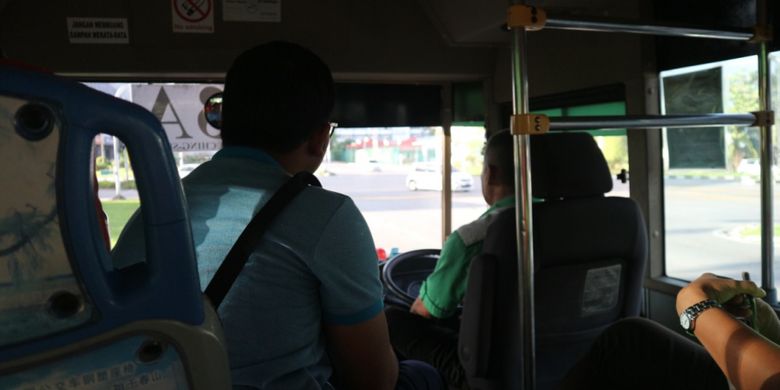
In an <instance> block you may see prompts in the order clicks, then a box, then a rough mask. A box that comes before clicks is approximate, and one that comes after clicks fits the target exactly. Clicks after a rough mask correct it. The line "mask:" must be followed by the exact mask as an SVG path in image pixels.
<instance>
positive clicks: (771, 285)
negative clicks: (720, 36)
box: [756, 0, 777, 303]
mask: <svg viewBox="0 0 780 390" xmlns="http://www.w3.org/2000/svg"><path fill="white" fill-rule="evenodd" d="M756 5H757V7H758V8H757V10H756V15H757V16H758V17H757V22H758V23H757V24H758V26H759V27H761V28H763V27H766V25H767V3H766V0H759V1H757V2H756ZM758 99H759V102H758V105H759V110H760V111H768V110H771V109H772V94H771V90H770V77H769V53H768V51H767V43H766V42H761V43H759V49H758ZM772 145H773V134H772V126H767V125H763V126H761V287H762V288H763V289H764V290H766V292H767V297H766V299H767V301H768V302H770V303H775V302H777V294H776V291H775V275H774V260H775V257H774V221H773V220H772V214H773V212H772V211H773V210H772V208H773V205H772V200H773V199H772V194H773V186H774V181H775V180H774V177H773V175H772V169H773V168H774V152H773V149H774V147H773V146H772Z"/></svg>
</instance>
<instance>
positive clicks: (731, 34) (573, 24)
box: [544, 17, 755, 41]
mask: <svg viewBox="0 0 780 390" xmlns="http://www.w3.org/2000/svg"><path fill="white" fill-rule="evenodd" d="M544 28H549V29H558V30H576V31H596V32H613V33H629V34H646V35H656V36H670V37H687V38H707V39H725V40H734V41H749V40H751V39H753V37H754V35H755V34H754V32H753V31H749V30H744V29H742V30H711V29H704V28H694V27H679V26H660V25H642V24H632V23H627V22H623V23H621V22H603V21H591V20H571V19H556V18H551V17H548V18H547V23H546V24H545V25H544Z"/></svg>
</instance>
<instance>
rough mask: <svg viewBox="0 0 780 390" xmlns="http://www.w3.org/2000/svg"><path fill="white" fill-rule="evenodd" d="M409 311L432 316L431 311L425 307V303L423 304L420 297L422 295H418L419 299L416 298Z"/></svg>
mask: <svg viewBox="0 0 780 390" xmlns="http://www.w3.org/2000/svg"><path fill="white" fill-rule="evenodd" d="M409 311H410V312H412V313H414V314H417V315H419V316H423V317H425V318H431V317H432V315H431V312H429V311H428V309H427V308H426V307H425V304H423V301H422V299H420V297H417V299H415V300H414V302H413V303H412V307H410V308H409Z"/></svg>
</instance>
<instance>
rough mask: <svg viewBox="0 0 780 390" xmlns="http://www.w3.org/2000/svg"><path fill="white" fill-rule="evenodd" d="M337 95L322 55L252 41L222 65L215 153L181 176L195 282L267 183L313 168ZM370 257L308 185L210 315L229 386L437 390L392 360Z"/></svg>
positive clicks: (132, 244)
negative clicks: (223, 350) (219, 331)
mask: <svg viewBox="0 0 780 390" xmlns="http://www.w3.org/2000/svg"><path fill="white" fill-rule="evenodd" d="M334 90H335V89H334V83H333V78H332V76H331V73H330V70H329V69H328V67H327V66H326V65H325V64H324V63H323V62H322V60H320V59H319V58H318V57H317V56H316V55H314V54H313V53H312V52H310V51H309V50H307V49H305V48H303V47H301V46H298V45H295V44H292V43H288V42H270V43H267V44H263V45H259V46H256V47H254V48H252V49H250V50H248V51H246V52H244V53H243V54H241V55H240V56H239V57H238V58H236V60H235V61H234V62H233V65H232V66H231V67H230V70H228V73H227V76H226V80H225V91H224V99H223V102H224V103H223V111H222V123H223V124H222V129H221V137H222V143H223V149H222V150H220V151H219V152H218V153H217V154H216V155H215V156H214V158H213V159H212V160H211V161H209V162H207V163H204V164H202V165H201V166H199V167H198V168H197V169H195V170H194V171H193V172H192V173H190V174H189V175H188V176H187V177H186V178H185V179H184V180H183V181H182V184H183V187H184V191H185V195H186V197H187V206H188V209H189V216H190V224H191V226H192V235H193V241H194V244H195V249H196V252H197V257H198V270H199V272H200V279H201V280H200V281H201V287H203V288H205V287H206V285H207V284H208V283H209V282H210V281H211V279H212V277H213V276H214V274H215V272H216V270H217V269H218V267H219V265H220V264H221V263H222V261H223V259H224V258H225V256H226V255H227V253H228V251H229V250H230V248H231V247H232V246H233V244H234V243H235V241H236V239H237V238H238V237H239V235H240V234H241V232H242V231H243V230H244V228H245V227H246V225H247V224H248V223H249V221H250V220H251V219H252V216H253V215H255V214H256V213H257V212H258V211H259V210H260V209H261V208H262V207H263V206H264V205H265V203H266V202H268V200H269V199H270V197H271V196H272V195H273V194H274V193H275V192H276V191H277V189H278V188H279V187H280V186H282V184H283V183H285V182H286V181H287V180H289V178H290V176H291V175H292V174H295V173H297V172H301V171H308V172H314V171H315V170H316V169H317V168H318V167H319V166H320V164H321V162H322V159H323V157H324V155H325V152H326V150H327V147H328V143H329V138H330V137H329V136H330V132H331V130H332V125H331V124H330V122H329V119H330V114H331V110H332V109H333V105H334V99H335V92H334ZM142 206H143V205H142ZM140 217H141V214H140V213H136V215H135V216H134V217H133V219H132V220H131V221H130V222H129V224H128V226H127V228H126V229H125V231H123V233H122V236H121V237H120V240H119V241H118V242H117V245H116V248H115V249H114V253H113V254H114V260H115V263H116V264H117V266H118V267H122V266H127V265H129V264H133V263H137V262H139V261H143V256H144V244H143V241H144V239H143V234H144V232H143V229H142V227H143V224H141V223H139V221H138V220H139V219H140ZM375 250H376V249H375V247H374V243H373V240H372V238H371V232H370V231H369V229H368V226H367V225H366V222H365V220H364V219H363V217H362V215H361V214H360V211H359V210H358V209H357V207H356V206H355V204H354V203H353V202H352V200H351V199H350V198H349V197H347V196H345V195H342V194H339V193H336V192H332V191H328V190H325V189H323V188H319V187H308V188H306V189H304V190H303V191H302V192H301V193H300V194H299V195H298V196H297V197H296V198H295V199H293V200H292V201H291V203H290V204H289V205H288V206H287V207H286V208H285V209H284V210H283V211H282V212H281V213H280V214H279V215H278V216H277V217H276V219H275V220H274V221H273V222H272V223H271V225H270V226H269V227H268V230H267V231H266V233H265V234H264V235H263V236H262V238H261V239H260V240H259V242H258V243H257V245H256V247H255V248H254V250H253V251H252V253H251V255H250V256H249V258H248V259H247V261H246V264H245V265H244V268H243V269H242V270H241V273H240V274H239V275H238V277H237V278H236V280H235V282H234V283H233V285H232V287H231V288H230V290H229V291H228V293H227V295H226V296H225V298H224V300H223V302H222V305H221V306H220V307H219V316H220V319H221V320H222V326H223V328H224V334H225V339H226V343H227V351H228V355H229V361H230V369H231V376H232V380H233V387H234V388H235V389H239V388H240V389H284V390H287V389H311V390H314V389H318V390H319V389H333V388H334V387H335V388H336V389H337V390H343V389H393V388H396V389H427V390H435V389H439V388H441V386H442V385H443V384H442V382H441V378H440V377H439V374H438V373H437V372H436V371H435V370H434V369H433V368H432V367H430V366H428V365H426V364H424V363H422V362H406V361H405V362H398V361H397V359H396V356H395V354H394V352H393V350H392V348H391V345H390V342H389V338H388V332H387V323H386V321H385V316H384V312H383V310H382V306H383V305H382V286H381V283H380V281H379V272H378V269H377V260H376V252H375Z"/></svg>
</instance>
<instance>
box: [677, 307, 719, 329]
mask: <svg viewBox="0 0 780 390" xmlns="http://www.w3.org/2000/svg"><path fill="white" fill-rule="evenodd" d="M713 307H718V308H721V307H723V306H721V304H720V303H718V301H716V300H714V299H705V300H703V301H701V302H698V303H695V304H693V305H691V306H689V307H688V308H687V309H685V310H684V311H683V314H684V315H686V316H688V319H689V321H690V326H689V327H688V329H686V331H687V332H688V333H691V332H693V330H694V329H695V328H696V318H698V317H699V315H701V313H703V312H704V311H705V310H707V309H711V308H713Z"/></svg>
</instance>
